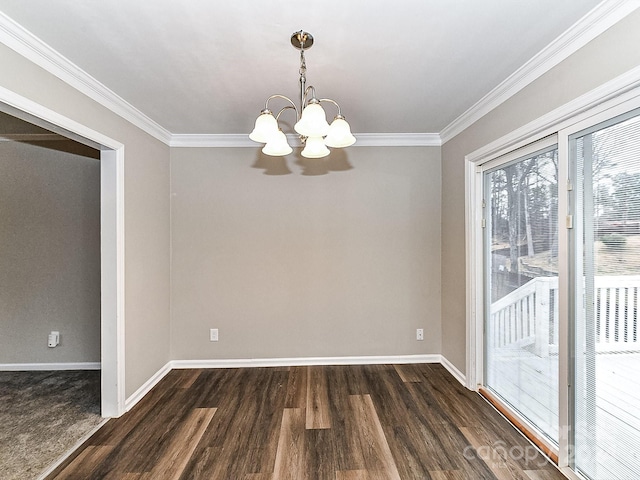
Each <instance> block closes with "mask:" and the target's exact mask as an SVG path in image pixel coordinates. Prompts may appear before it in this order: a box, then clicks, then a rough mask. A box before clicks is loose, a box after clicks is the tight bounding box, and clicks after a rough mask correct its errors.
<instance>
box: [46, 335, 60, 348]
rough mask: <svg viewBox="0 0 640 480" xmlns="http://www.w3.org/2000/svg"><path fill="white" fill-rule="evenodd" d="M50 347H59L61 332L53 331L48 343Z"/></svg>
mask: <svg viewBox="0 0 640 480" xmlns="http://www.w3.org/2000/svg"><path fill="white" fill-rule="evenodd" d="M47 344H48V345H49V348H54V347H57V346H58V345H59V344H60V332H51V333H50V334H49V341H48V343H47Z"/></svg>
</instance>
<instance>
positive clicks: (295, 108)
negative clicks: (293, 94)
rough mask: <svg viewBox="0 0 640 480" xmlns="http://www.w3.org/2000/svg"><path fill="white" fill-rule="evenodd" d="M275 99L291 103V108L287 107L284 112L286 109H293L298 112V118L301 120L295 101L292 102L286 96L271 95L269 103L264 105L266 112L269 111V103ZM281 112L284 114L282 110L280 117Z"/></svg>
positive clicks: (268, 99)
mask: <svg viewBox="0 0 640 480" xmlns="http://www.w3.org/2000/svg"><path fill="white" fill-rule="evenodd" d="M274 98H281V99H283V100H286V101H287V102H289V103H290V104H291V106H288V105H287V106H286V107H284V108H283V110H284V109H286V108H293V109H294V110H295V111H296V117H297V118H300V112H299V111H298V107H297V106H296V104H295V103H294V101H293V100H291V99H290V98H289V97H286V96H284V95H280V94H275V95H271V96H270V97H269V98H267V101H266V102H265V104H264V109H265V110H269V101H270V100H272V99H274ZM281 112H282V110H280V112H279V113H278V115H280V113H281Z"/></svg>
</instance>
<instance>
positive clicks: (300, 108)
mask: <svg viewBox="0 0 640 480" xmlns="http://www.w3.org/2000/svg"><path fill="white" fill-rule="evenodd" d="M291 44H292V45H293V46H294V47H295V48H297V49H298V50H300V70H299V74H300V104H299V105H296V103H295V102H294V101H293V100H291V99H290V98H289V97H286V96H284V95H279V94H277V95H271V96H270V97H269V98H268V99H267V102H266V104H265V108H264V109H263V110H262V111H261V112H260V115H259V116H258V118H257V119H256V121H255V125H254V128H253V131H252V132H251V133H250V134H249V138H250V139H251V140H253V141H254V142H258V143H264V144H265V146H264V148H263V149H262V152H263V153H265V154H266V155H272V156H284V155H288V154H290V153H291V152H292V151H293V149H292V148H291V146H290V145H289V143H288V142H287V136H286V135H285V134H284V133H283V132H282V130H281V129H280V127H279V125H278V120H279V118H280V115H281V114H282V113H284V112H285V111H286V110H295V112H296V122H295V124H294V127H293V129H294V130H295V131H296V133H298V135H299V136H300V140H301V142H302V144H303V145H304V148H303V150H302V153H301V155H302V156H303V157H306V158H322V157H326V156H327V155H329V153H330V151H329V149H328V148H327V147H331V148H344V147H349V146H351V145H353V144H354V143H355V142H356V138H355V137H354V136H353V134H352V133H351V127H350V126H349V124H348V123H347V121H346V120H345V118H344V116H342V113H341V111H340V105H338V103H337V102H335V101H334V100H331V99H330V98H320V99H318V98H317V97H316V93H315V88H314V87H313V86H309V87H307V86H306V82H307V77H306V71H307V65H306V61H305V57H304V52H305V49H308V48H310V47H311V46H312V45H313V36H312V35H311V34H310V33H307V32H305V31H302V30H300V31H299V32H295V33H294V34H293V35H291ZM274 99H280V100H284V101H285V102H286V104H285V106H284V107H283V108H282V109H280V110H279V111H278V113H277V114H276V115H275V116H274V115H273V113H272V112H271V110H269V101H271V100H274ZM321 103H331V104H333V105H334V106H335V107H336V108H337V110H338V114H337V115H336V117H335V119H334V120H333V122H332V123H331V125H329V123H327V116H326V113H325V110H324V108H322V105H321Z"/></svg>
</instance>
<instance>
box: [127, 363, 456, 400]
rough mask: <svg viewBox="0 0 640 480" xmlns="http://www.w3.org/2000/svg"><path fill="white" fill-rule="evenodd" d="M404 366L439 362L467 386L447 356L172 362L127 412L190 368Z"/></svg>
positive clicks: (143, 388)
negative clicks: (164, 381) (175, 371)
mask: <svg viewBox="0 0 640 480" xmlns="http://www.w3.org/2000/svg"><path fill="white" fill-rule="evenodd" d="M402 363H440V364H442V365H443V366H444V367H445V368H446V369H447V370H448V371H449V372H450V373H451V374H452V375H453V376H454V377H455V378H456V379H457V380H458V381H459V382H460V383H462V384H463V385H465V376H464V375H463V374H462V373H461V372H460V370H458V369H457V368H456V367H455V366H453V364H452V363H451V362H449V361H448V360H447V359H446V358H445V357H443V356H442V355H438V354H432V355H387V356H362V357H292V358H233V359H209V360H172V361H170V362H169V363H167V364H166V365H165V366H163V367H162V368H161V369H160V370H158V371H157V372H156V373H155V374H154V375H153V376H152V377H151V378H150V379H149V380H147V381H146V382H145V383H144V384H143V385H142V386H141V387H140V388H138V390H136V391H135V393H134V394H133V395H131V396H130V397H129V398H127V399H126V401H125V411H126V412H128V411H129V410H131V409H132V408H133V407H134V406H135V405H136V404H137V403H138V402H139V401H140V400H142V398H143V397H144V396H145V395H146V394H147V393H149V391H150V390H151V389H152V388H153V387H155V386H156V384H157V383H158V382H159V381H160V380H162V379H163V378H164V377H165V375H167V373H169V372H170V371H171V370H173V369H187V368H249V367H294V366H296V367H297V366H311V365H382V364H389V365H390V364H402Z"/></svg>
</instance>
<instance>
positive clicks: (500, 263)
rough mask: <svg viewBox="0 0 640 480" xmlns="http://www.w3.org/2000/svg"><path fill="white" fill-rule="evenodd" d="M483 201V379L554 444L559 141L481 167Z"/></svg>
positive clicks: (556, 387)
mask: <svg viewBox="0 0 640 480" xmlns="http://www.w3.org/2000/svg"><path fill="white" fill-rule="evenodd" d="M546 143H550V142H546ZM529 150H531V148H530V149H529ZM516 155H517V154H516ZM483 205H484V219H485V220H484V222H485V236H484V237H485V287H486V288H485V292H486V298H485V325H484V328H485V348H484V351H485V359H484V360H485V361H484V367H485V368H484V380H485V381H484V384H485V386H486V387H487V388H488V389H489V390H490V391H491V392H492V393H493V394H494V395H496V396H498V397H499V398H500V399H501V400H502V401H503V402H506V403H507V404H508V405H509V406H510V407H511V408H512V409H514V410H515V411H516V412H517V413H519V414H520V416H521V417H522V418H523V419H525V420H526V421H528V422H529V424H530V426H532V427H533V428H534V429H536V430H537V431H538V432H539V433H540V434H542V435H543V436H544V437H546V438H547V439H548V440H550V441H551V443H556V444H557V442H558V423H559V422H558V340H557V339H558V301H557V299H558V296H557V292H558V150H557V147H556V146H555V145H550V146H546V147H543V148H541V149H537V150H535V151H532V152H531V153H525V152H523V153H522V156H519V157H517V156H516V158H515V159H507V160H506V161H505V162H504V163H501V164H499V165H497V166H496V167H494V168H489V169H487V170H485V172H484V202H483Z"/></svg>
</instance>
